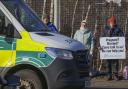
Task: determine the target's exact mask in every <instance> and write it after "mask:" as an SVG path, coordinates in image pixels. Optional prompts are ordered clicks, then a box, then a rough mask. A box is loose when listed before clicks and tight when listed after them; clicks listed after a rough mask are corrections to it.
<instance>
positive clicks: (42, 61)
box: [0, 31, 54, 67]
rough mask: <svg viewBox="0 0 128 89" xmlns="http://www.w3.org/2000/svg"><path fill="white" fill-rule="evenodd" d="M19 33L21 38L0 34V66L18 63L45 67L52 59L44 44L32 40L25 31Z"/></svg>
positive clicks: (10, 65)
mask: <svg viewBox="0 0 128 89" xmlns="http://www.w3.org/2000/svg"><path fill="white" fill-rule="evenodd" d="M20 34H21V36H22V39H16V38H6V37H4V36H0V54H1V55H0V67H12V66H15V65H18V64H30V65H33V66H36V67H47V66H48V65H50V64H51V63H52V62H53V60H54V59H52V58H51V57H50V56H49V55H48V54H47V53H46V50H45V47H46V46H47V45H46V44H42V43H39V42H35V41H33V40H32V39H31V38H30V36H29V34H28V32H26V31H24V32H21V33H20Z"/></svg>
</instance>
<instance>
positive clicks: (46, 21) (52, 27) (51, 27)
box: [42, 14, 58, 32]
mask: <svg viewBox="0 0 128 89" xmlns="http://www.w3.org/2000/svg"><path fill="white" fill-rule="evenodd" d="M42 21H43V23H44V24H46V25H47V26H48V28H49V30H50V31H52V32H58V30H57V28H56V27H55V25H54V24H53V23H52V22H50V17H49V15H47V14H44V15H43V16H42Z"/></svg>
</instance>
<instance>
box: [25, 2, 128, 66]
mask: <svg viewBox="0 0 128 89" xmlns="http://www.w3.org/2000/svg"><path fill="white" fill-rule="evenodd" d="M53 1H54V0H26V2H27V3H28V4H29V5H30V7H32V8H33V10H35V12H36V13H37V14H38V15H39V17H41V16H42V14H43V12H45V13H47V14H50V15H52V17H54V16H53V13H51V11H53V12H54V10H53V7H54V5H53V6H52V4H54V3H53ZM105 1H106V0H60V6H59V8H60V32H61V33H62V34H64V35H67V36H71V35H72V34H74V33H75V31H76V30H77V29H79V26H80V22H81V20H82V19H85V18H86V16H87V12H89V13H88V16H87V21H88V27H89V28H90V29H92V31H93V32H96V33H97V34H96V35H94V37H95V50H94V53H95V54H94V57H93V59H94V60H93V66H94V67H97V68H99V66H100V64H101V62H100V60H99V54H98V52H97V50H98V49H97V46H98V44H99V37H100V34H101V33H102V30H103V28H104V26H105V25H106V19H107V18H108V17H109V16H112V15H114V16H116V18H117V22H118V24H119V26H120V27H121V29H122V30H123V32H124V33H125V36H126V43H127V40H128V2H127V0H121V1H122V2H121V3H120V5H121V6H120V5H118V4H117V3H113V2H110V3H107V2H105ZM108 1H110V0H108ZM115 1H116V0H115ZM52 21H54V18H52ZM126 46H127V45H126ZM125 63H126V62H125ZM121 65H123V62H122V61H121Z"/></svg>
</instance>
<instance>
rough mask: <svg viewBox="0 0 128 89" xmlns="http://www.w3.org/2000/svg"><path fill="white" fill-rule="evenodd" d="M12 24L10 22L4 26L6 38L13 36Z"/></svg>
mask: <svg viewBox="0 0 128 89" xmlns="http://www.w3.org/2000/svg"><path fill="white" fill-rule="evenodd" d="M14 30H15V28H14V26H13V25H12V24H8V26H7V28H6V37H7V38H13V37H14Z"/></svg>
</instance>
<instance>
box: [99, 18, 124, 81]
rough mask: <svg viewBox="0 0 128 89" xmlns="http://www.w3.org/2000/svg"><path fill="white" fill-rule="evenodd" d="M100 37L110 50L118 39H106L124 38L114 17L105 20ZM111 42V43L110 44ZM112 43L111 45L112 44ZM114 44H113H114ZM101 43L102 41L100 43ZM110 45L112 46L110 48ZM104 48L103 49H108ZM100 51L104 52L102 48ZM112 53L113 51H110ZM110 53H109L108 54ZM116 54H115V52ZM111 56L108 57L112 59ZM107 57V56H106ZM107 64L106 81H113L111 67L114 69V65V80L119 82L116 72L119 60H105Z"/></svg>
mask: <svg viewBox="0 0 128 89" xmlns="http://www.w3.org/2000/svg"><path fill="white" fill-rule="evenodd" d="M102 36H103V37H106V40H104V42H105V41H108V43H106V44H108V45H109V46H110V47H109V48H110V49H113V48H114V46H113V45H118V43H116V41H117V40H119V39H107V37H110V38H111V37H123V36H124V33H123V32H122V31H121V30H120V28H119V27H118V25H117V21H116V18H115V17H114V16H111V17H109V18H108V20H107V26H106V27H105V29H104V30H103V33H102ZM110 41H111V42H110ZM112 42H113V43H112ZM114 42H115V43H114ZM102 43H103V41H102ZM100 45H101V41H100ZM111 45H112V46H111ZM109 48H107V46H106V48H105V47H104V49H109ZM101 50H102V52H106V51H104V50H103V48H102V47H101ZM107 51H111V50H107ZM112 51H114V50H112ZM109 53H110V52H109ZM115 53H116V52H115ZM112 56H113V55H111V56H110V57H112ZM106 57H107V56H106ZM107 62H108V80H113V77H112V74H113V73H112V72H113V71H112V70H113V69H112V67H114V66H113V65H114V64H115V68H114V69H115V71H116V72H115V78H116V80H119V78H118V70H119V68H118V67H119V60H118V59H114V58H113V59H107Z"/></svg>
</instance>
